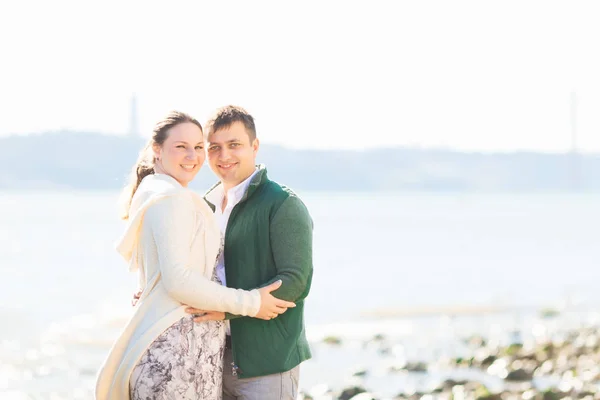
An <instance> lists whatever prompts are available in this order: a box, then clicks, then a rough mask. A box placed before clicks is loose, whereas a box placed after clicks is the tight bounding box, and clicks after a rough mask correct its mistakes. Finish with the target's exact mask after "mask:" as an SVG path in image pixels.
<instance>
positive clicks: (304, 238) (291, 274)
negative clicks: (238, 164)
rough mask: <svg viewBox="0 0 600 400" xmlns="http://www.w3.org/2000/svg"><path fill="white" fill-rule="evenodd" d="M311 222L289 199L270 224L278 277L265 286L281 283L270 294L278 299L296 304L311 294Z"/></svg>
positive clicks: (296, 200) (296, 201)
mask: <svg viewBox="0 0 600 400" xmlns="http://www.w3.org/2000/svg"><path fill="white" fill-rule="evenodd" d="M312 231H313V222H312V219H311V217H310V214H309V213H308V210H307V209H306V206H305V205H304V203H303V202H302V200H300V199H299V198H298V197H296V196H294V195H291V196H290V197H288V198H287V199H286V200H285V201H284V202H283V204H282V205H281V206H280V207H279V210H277V212H276V213H275V216H274V217H273V219H272V220H271V226H270V236H271V237H270V240H271V249H272V251H273V258H274V260H275V266H276V268H277V275H276V276H274V277H273V279H271V280H270V281H269V282H266V283H265V285H268V284H270V283H272V282H275V281H276V280H279V279H280V280H281V281H282V282H283V284H282V285H281V287H280V288H279V289H277V290H275V291H273V292H272V293H271V294H272V295H273V296H275V297H277V298H279V299H283V300H287V301H294V302H296V301H298V300H302V299H304V298H305V297H306V296H307V295H308V292H309V290H310V284H311V281H312V274H313V261H312Z"/></svg>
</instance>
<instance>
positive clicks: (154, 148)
mask: <svg viewBox="0 0 600 400" xmlns="http://www.w3.org/2000/svg"><path fill="white" fill-rule="evenodd" d="M152 154H153V155H154V159H155V160H160V146H159V145H158V144H156V143H154V144H153V145H152Z"/></svg>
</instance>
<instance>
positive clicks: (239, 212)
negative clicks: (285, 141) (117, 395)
mask: <svg viewBox="0 0 600 400" xmlns="http://www.w3.org/2000/svg"><path fill="white" fill-rule="evenodd" d="M218 185H219V184H217V185H216V186H215V187H217V186H218ZM215 187H213V188H212V189H210V190H209V193H210V191H212V190H214V188H215ZM207 195H208V193H207ZM209 204H210V205H211V207H213V209H214V207H215V205H214V204H211V203H210V202H209ZM312 228H313V224H312V219H311V218H310V215H309V213H308V210H307V209H306V206H305V205H304V203H303V202H302V200H300V199H299V198H298V196H296V194H295V193H294V192H292V191H291V190H290V189H289V188H286V187H284V186H281V185H279V184H277V183H275V182H273V181H271V180H269V178H268V177H267V170H266V169H265V168H264V166H259V171H258V173H256V175H255V176H254V177H253V178H252V180H251V181H250V185H249V186H248V190H247V191H246V193H245V194H244V196H243V197H242V199H241V200H240V202H239V203H238V204H237V205H236V206H235V207H234V208H233V210H232V211H231V216H230V217H229V221H228V223H227V230H226V232H225V254H224V256H225V276H226V278H227V286H228V287H232V288H239V289H248V290H250V289H255V288H257V287H263V286H266V285H269V284H270V283H273V282H275V281H277V280H279V279H281V281H282V283H283V284H282V285H281V287H280V288H279V289H277V290H276V291H274V292H272V294H273V295H274V296H275V297H278V298H280V299H284V300H288V301H293V302H295V303H296V307H295V308H289V309H288V310H287V311H286V312H285V313H283V314H281V315H279V316H278V317H277V318H275V319H272V320H270V321H265V320H261V319H257V318H250V317H239V316H232V315H228V316H227V318H228V319H230V323H231V342H232V351H233V359H234V364H235V366H234V369H235V370H236V372H237V374H238V376H239V377H240V378H252V377H256V376H264V375H269V374H274V373H280V372H285V371H289V370H290V369H292V368H294V367H296V366H297V365H298V364H300V363H301V362H302V361H305V360H307V359H309V358H310V357H311V353H310V349H309V346H308V341H307V340H306V332H305V329H304V299H305V298H306V296H307V295H308V292H309V290H310V284H311V280H312V273H313V264H312Z"/></svg>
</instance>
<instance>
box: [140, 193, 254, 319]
mask: <svg viewBox="0 0 600 400" xmlns="http://www.w3.org/2000/svg"><path fill="white" fill-rule="evenodd" d="M191 196H192V194H191V193H187V192H181V193H179V194H176V195H173V196H170V197H168V198H165V199H163V200H160V201H158V202H157V203H156V204H154V205H152V206H150V208H149V209H148V210H147V211H146V214H145V216H144V226H143V228H142V229H149V230H150V231H151V236H152V238H153V239H154V242H155V244H156V249H157V255H158V268H159V270H160V273H161V275H162V281H163V285H164V287H165V289H166V290H167V292H168V294H169V295H170V296H171V297H173V298H174V299H176V300H177V301H180V302H181V303H183V304H187V305H190V306H192V307H195V308H201V309H205V310H215V311H222V312H230V313H234V314H239V315H247V316H252V317H253V316H255V315H256V314H257V313H258V312H259V309H260V306H261V296H260V293H259V291H258V290H251V291H247V290H242V289H231V288H227V287H225V286H222V285H220V284H218V283H217V282H213V281H211V280H210V279H207V278H206V277H205V276H204V275H202V274H201V273H200V272H199V271H197V270H193V269H191V268H190V263H191V262H192V261H191V246H192V239H193V235H194V230H195V229H196V222H195V221H196V217H195V208H194V202H193V199H192V197H191Z"/></svg>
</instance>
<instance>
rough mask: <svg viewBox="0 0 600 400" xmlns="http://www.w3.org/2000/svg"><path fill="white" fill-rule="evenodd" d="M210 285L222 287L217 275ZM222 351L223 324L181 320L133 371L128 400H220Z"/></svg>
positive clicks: (223, 345)
mask: <svg viewBox="0 0 600 400" xmlns="http://www.w3.org/2000/svg"><path fill="white" fill-rule="evenodd" d="M221 251H223V246H222V244H221V250H220V252H221ZM220 252H219V253H220ZM217 259H218V256H217ZM213 281H216V282H218V283H221V282H220V281H219V279H218V278H217V275H216V272H213ZM224 349H225V324H224V322H223V321H208V322H201V323H195V322H194V316H193V315H190V316H186V317H184V318H182V319H180V320H179V321H178V322H176V323H175V324H173V325H171V327H170V328H169V329H167V330H166V331H165V332H163V333H162V334H161V335H160V336H159V337H158V338H157V339H156V340H155V341H154V342H153V343H152V344H151V345H150V347H149V348H148V350H146V353H144V355H143V356H142V358H141V359H140V361H139V362H138V364H137V365H136V367H135V368H134V370H133V372H132V374H131V378H130V380H129V388H130V397H131V400H167V399H168V400H175V399H177V400H179V399H182V400H199V399H202V400H221V397H222V392H223V391H222V386H223V352H224Z"/></svg>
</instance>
